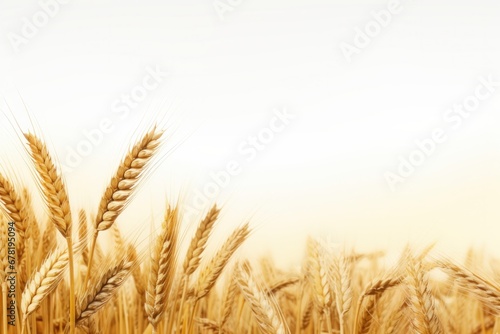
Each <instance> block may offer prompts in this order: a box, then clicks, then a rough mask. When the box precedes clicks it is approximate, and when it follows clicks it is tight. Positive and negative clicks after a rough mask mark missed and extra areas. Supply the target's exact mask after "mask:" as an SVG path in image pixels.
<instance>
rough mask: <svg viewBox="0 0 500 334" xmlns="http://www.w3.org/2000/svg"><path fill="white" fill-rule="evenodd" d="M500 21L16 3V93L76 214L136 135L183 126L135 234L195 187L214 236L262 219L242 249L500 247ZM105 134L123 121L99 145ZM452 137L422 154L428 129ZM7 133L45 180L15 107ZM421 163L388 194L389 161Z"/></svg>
mask: <svg viewBox="0 0 500 334" xmlns="http://www.w3.org/2000/svg"><path fill="white" fill-rule="evenodd" d="M54 1H55V0H54ZM66 2H67V3H66ZM48 3H50V4H51V5H46V4H48ZM221 3H223V4H226V6H231V9H228V7H224V6H223V5H221ZM229 3H231V4H232V5H228V4H229ZM221 6H222V7H221ZM223 8H225V10H224V9H223ZM43 13H49V14H51V15H48V14H47V15H46V17H48V19H47V22H44V21H43V20H44V14H43ZM499 18H500V5H499V4H497V3H496V2H493V1H487V0H480V1H475V2H473V3H472V2H470V1H440V2H439V4H436V2H432V1H418V2H417V1H352V0H349V1H347V0H346V1H334V0H332V1H311V0H309V1H305V0H295V1H263V0H260V1H259V0H252V1H250V0H247V1H240V2H238V1H232V2H231V1H227V0H225V1H223V0H221V1H211V0H210V1H189V2H186V1H170V2H168V3H166V4H165V3H164V1H143V2H141V3H140V4H139V3H137V2H135V1H123V0H122V1H86V2H85V3H82V2H80V1H65V3H63V1H60V2H58V5H54V2H50V1H48V0H45V1H40V2H32V1H4V2H2V4H0V22H1V24H0V91H1V92H2V97H3V98H4V99H5V100H6V102H7V104H8V106H9V107H10V109H11V110H12V113H13V114H14V117H15V118H16V119H17V120H19V123H20V124H21V127H22V128H23V129H27V128H29V122H28V120H27V113H26V111H25V109H24V107H23V105H22V102H21V98H22V99H23V100H24V102H25V103H26V105H27V107H28V109H29V113H30V114H31V115H32V116H33V117H34V118H36V120H37V123H38V125H39V128H40V129H41V130H42V131H43V134H44V136H45V137H46V138H47V139H48V140H50V143H51V147H52V148H53V149H54V152H56V153H57V155H58V157H59V160H60V161H61V163H62V164H63V165H65V166H66V167H65V172H66V179H67V180H68V184H69V188H70V189H69V190H70V193H71V195H72V201H73V202H74V208H75V212H76V208H79V207H81V206H83V207H86V208H89V209H90V210H95V209H94V208H95V207H96V205H97V201H98V199H99V196H100V195H101V191H102V190H103V188H104V187H105V185H106V183H107V180H108V178H109V176H110V175H111V173H112V172H113V170H114V168H115V166H116V165H117V163H118V161H119V159H120V157H121V154H122V153H123V152H124V151H125V150H126V148H127V145H128V143H129V142H130V140H131V138H132V136H133V135H134V134H135V131H137V129H138V128H139V129H140V130H144V129H146V128H147V124H148V122H152V121H154V120H159V121H161V122H162V124H167V125H168V126H170V128H171V129H172V130H171V131H169V132H168V134H167V141H166V145H165V149H166V150H170V152H171V153H170V154H169V155H168V156H167V157H165V158H164V159H162V161H161V164H159V165H157V166H156V168H155V169H154V173H152V174H151V176H150V177H149V178H148V180H147V182H146V183H144V185H143V186H142V187H141V188H140V192H139V193H138V195H137V197H136V198H135V202H134V203H133V204H132V205H131V206H130V208H129V209H128V210H127V211H126V212H125V213H124V215H123V217H122V218H121V219H120V221H119V224H120V226H121V227H122V228H123V229H125V230H126V231H127V233H128V235H129V236H130V237H131V238H132V235H133V234H134V233H137V232H138V231H142V233H143V235H146V234H145V233H147V232H148V231H149V227H148V224H149V219H150V217H151V214H154V215H156V216H160V215H161V211H162V210H163V208H164V202H165V199H166V198H167V197H168V198H172V199H174V198H176V197H178V195H179V194H182V197H183V198H184V204H185V206H186V209H187V210H190V208H194V210H192V211H193V212H195V214H194V215H193V216H191V218H192V219H191V221H193V218H194V217H196V216H197V215H198V216H199V215H201V213H199V212H198V211H197V208H196V207H197V205H196V200H197V199H196V198H194V197H196V196H197V195H196V194H198V193H207V192H210V191H212V192H213V194H214V195H213V196H207V197H209V200H208V201H207V204H206V209H208V205H210V203H213V202H214V201H217V202H218V203H222V204H224V211H223V212H224V214H223V218H222V220H221V222H220V226H219V230H218V231H217V233H216V238H221V237H224V236H226V235H228V234H229V233H230V231H231V229H233V228H234V227H235V226H237V225H240V224H242V223H243V222H245V221H246V220H248V219H250V220H251V222H252V225H253V226H254V227H255V232H254V234H253V235H252V238H251V240H250V241H249V242H248V244H247V246H246V249H245V252H246V253H249V254H250V253H251V254H266V253H267V251H271V252H272V254H274V255H275V257H276V258H277V259H279V260H280V261H285V262H287V260H288V261H290V260H289V259H293V260H300V254H301V253H302V251H303V249H302V246H303V241H304V240H305V236H306V235H307V234H311V235H314V236H321V237H325V238H326V237H330V238H331V239H332V240H338V241H346V243H347V244H348V245H350V246H353V245H354V246H356V247H358V248H360V249H378V248H387V247H389V248H391V247H400V246H402V245H403V244H404V243H406V242H407V241H413V242H414V243H416V244H426V243H430V242H432V241H436V240H437V241H439V245H440V246H441V248H442V251H443V252H449V253H450V254H451V253H454V252H457V251H460V250H462V249H464V248H465V247H467V246H468V245H469V244H475V245H476V246H478V247H483V245H484V247H486V248H488V249H490V250H494V249H495V245H496V244H497V242H496V235H497V234H498V233H497V232H499V231H500V229H499V227H498V226H499V221H500V212H499V206H498V205H497V203H498V200H499V198H500V154H499V153H500V151H499V147H500V146H499V144H500V137H499V135H498V124H500V123H499V122H500V113H498V110H499V109H500V100H499V95H500V84H499V83H497V82H500V37H499V35H498V31H499V25H500V23H499V22H500V21H499ZM37 20H38V21H37ZM35 23H36V24H37V25H38V26H37V25H35ZM30 25H33V26H31V27H30ZM33 27H34V30H33V29H31V30H30V28H33ZM370 29H371V30H370ZM360 31H361V32H360ZM367 31H368V32H367ZM485 81H489V82H490V83H489V84H485V83H484V82H485ZM478 86H479V87H480V88H478ZM478 94H479V95H478ZM127 96H132V97H130V100H127V99H128V97H127ZM476 102H477V103H476ZM5 104H6V103H2V110H3V113H4V114H7V115H10V111H7V108H6V106H5ZM464 104H465V107H461V108H462V109H460V110H461V111H460V110H459V109H456V108H457V107H455V105H459V106H460V105H464ZM458 108H460V107H458ZM466 109H467V110H468V109H470V110H471V111H470V112H469V111H467V110H466ZM464 110H465V111H464ZM287 115H288V116H287ZM95 129H99V131H103V130H105V131H107V133H104V134H103V137H102V140H101V139H100V138H99V136H97V137H95V140H97V141H96V143H97V144H91V146H90V147H89V146H85V145H86V144H85V143H84V141H88V139H87V138H86V137H85V134H84V132H87V133H88V132H89V131H90V132H92V131H93V130H95ZM174 129H175V131H174ZM439 130H441V134H440V135H439V136H437V137H436V138H439V139H440V141H441V142H440V143H437V144H435V148H433V147H430V150H431V151H432V152H431V153H430V154H428V156H426V157H425V161H423V162H422V164H420V161H419V160H418V158H419V157H421V156H420V155H419V153H414V152H415V151H417V150H419V146H418V145H417V143H416V141H419V142H422V141H425V140H427V139H429V138H433V133H434V132H435V131H438V132H439ZM94 134H95V132H94ZM259 136H260V137H259ZM254 137H257V138H258V139H253V138H254ZM0 140H1V141H2V143H8V144H4V145H1V148H0V162H1V166H0V168H1V170H2V171H5V170H6V169H7V171H8V172H11V171H12V170H13V169H15V171H16V172H17V173H21V174H18V178H19V179H21V178H22V179H23V180H29V176H27V174H26V173H25V172H23V169H24V167H23V166H25V164H24V162H22V159H21V156H22V154H21V153H22V152H20V149H19V148H16V146H15V144H16V143H17V139H16V138H14V137H13V128H12V125H11V124H10V123H9V122H7V121H6V116H0ZM431 146H432V145H431ZM174 148H175V149H174ZM79 149H80V152H86V151H85V150H86V149H89V154H88V156H86V157H83V156H82V159H81V161H77V160H78V159H76V158H75V157H74V156H71V153H70V152H72V150H75V152H77V153H78V150H79ZM73 154H74V153H73ZM412 154H413V156H412ZM80 155H81V154H80ZM411 156H412V158H411V159H414V161H415V162H418V164H420V165H419V166H416V167H414V171H413V172H412V173H411V175H409V176H408V177H404V183H398V184H397V185H396V188H395V191H392V190H391V187H390V186H389V184H388V182H387V180H386V173H387V172H392V173H398V168H400V167H399V164H400V157H402V159H405V160H409V159H410V157H411ZM75 161H76V162H75ZM70 165H71V166H70ZM67 167H70V168H71V169H72V171H69V170H68V168H67ZM401 168H403V167H401ZM223 170H224V171H226V172H228V171H231V172H232V173H233V174H234V175H230V178H229V180H228V182H225V181H226V178H224V177H222V176H220V175H221V174H220V171H223ZM214 173H215V174H217V173H218V175H219V176H220V177H221V178H222V179H220V180H219V182H221V183H222V184H223V186H222V187H221V186H217V187H215V188H214V187H213V185H209V184H210V182H212V181H213V174H214ZM224 175H226V174H224ZM228 175H229V174H228ZM225 183H227V185H226V184H225ZM211 187H212V188H211ZM214 189H215V190H214ZM198 197H200V196H199V195H198ZM198 199H199V198H198ZM200 207H203V206H200ZM145 226H146V228H145ZM185 226H186V227H187V226H188V223H187V222H186V224H185ZM215 241H216V242H217V240H215Z"/></svg>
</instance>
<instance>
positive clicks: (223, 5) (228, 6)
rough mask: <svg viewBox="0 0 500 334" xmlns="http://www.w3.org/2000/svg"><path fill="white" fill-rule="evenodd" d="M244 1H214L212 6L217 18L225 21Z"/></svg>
mask: <svg viewBox="0 0 500 334" xmlns="http://www.w3.org/2000/svg"><path fill="white" fill-rule="evenodd" d="M242 2H243V0H214V2H212V6H213V7H214V10H215V12H216V13H217V16H218V17H219V18H220V19H221V21H224V20H225V19H226V15H227V13H231V12H233V11H234V10H235V9H236V8H237V7H238V6H240V5H241V3H242Z"/></svg>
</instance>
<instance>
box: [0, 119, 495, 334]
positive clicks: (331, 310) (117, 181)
mask: <svg viewBox="0 0 500 334" xmlns="http://www.w3.org/2000/svg"><path fill="white" fill-rule="evenodd" d="M23 135H24V136H23V137H22V139H23V140H24V141H25V144H26V149H27V152H28V153H29V155H30V157H31V163H32V165H33V170H34V171H36V173H35V175H36V177H35V178H34V179H33V181H32V182H33V184H19V183H18V182H16V180H17V178H16V177H15V175H4V174H0V206H1V209H2V210H1V217H0V222H1V224H0V240H1V242H0V243H1V245H2V247H1V248H0V279H1V282H2V308H1V310H0V324H1V327H0V328H1V333H8V334H12V333H16V334H19V333H71V334H73V333H186V334H187V333H234V334H239V333H242V334H250V333H265V334H282V333H290V334H301V333H303V334H323V333H329V334H332V333H341V334H347V333H356V334H357V333H359V334H361V333H364V334H367V333H377V334H389V333H415V334H417V333H418V334H437V333H457V334H466V333H467V334H473V333H476V334H485V333H498V332H499V331H500V325H499V324H498V323H497V321H496V316H497V315H498V314H500V284H498V283H497V282H496V280H495V278H496V277H499V275H500V272H499V271H498V269H497V268H498V266H496V264H497V262H496V260H495V259H494V258H489V257H486V256H484V255H482V254H479V253H476V252H473V251H470V252H469V253H468V256H467V258H466V260H465V261H464V262H461V263H458V262H457V261H453V260H450V259H447V258H444V257H437V256H431V255H430V254H431V253H430V252H431V251H432V246H429V247H425V248H424V249H418V250H415V249H412V248H410V247H407V248H406V249H405V250H404V251H402V252H401V254H400V256H399V259H398V260H397V261H394V264H391V265H387V264H386V261H384V253H383V252H376V253H357V252H355V251H354V250H350V251H348V250H346V249H343V248H342V247H331V245H328V244H325V243H324V242H322V241H321V240H316V239H312V238H310V239H308V241H307V244H306V247H305V249H304V257H303V259H301V260H300V259H299V261H302V262H301V263H302V265H301V266H300V268H296V269H285V268H280V267H279V266H278V265H276V264H274V263H273V262H272V261H271V260H269V259H268V258H266V259H261V260H255V259H244V258H241V257H239V256H238V254H237V251H238V248H240V246H241V245H242V244H243V243H244V242H245V240H247V239H248V238H249V236H250V234H251V231H252V228H251V224H243V225H241V226H239V227H238V228H236V229H235V230H234V231H233V232H232V233H228V235H227V239H226V240H225V242H223V243H222V245H221V246H220V248H219V249H218V250H217V251H215V252H208V251H206V248H207V245H209V243H210V241H211V238H210V236H211V234H212V232H213V230H214V229H215V228H216V225H217V221H218V218H219V213H220V211H221V208H220V207H217V206H214V207H212V208H206V213H205V216H204V218H203V219H202V220H201V221H200V222H199V223H198V226H197V228H196V232H195V233H194V235H192V236H190V240H187V241H188V242H189V244H188V245H187V251H186V252H181V251H180V249H181V242H182V238H181V233H180V230H181V225H182V218H181V217H182V212H180V211H181V209H180V205H178V204H176V203H170V205H167V206H166V208H165V213H164V218H163V221H161V222H156V223H157V225H159V226H160V227H159V228H158V229H157V231H156V232H155V233H154V235H153V236H152V240H154V241H153V242H152V243H151V245H150V246H149V247H148V248H147V249H146V250H141V251H139V249H138V247H137V245H135V244H134V243H133V242H131V241H128V240H126V238H124V237H123V236H122V233H121V231H120V230H119V229H118V227H117V225H116V224H115V221H116V220H117V218H118V217H119V216H120V214H121V213H122V212H123V211H124V209H125V208H126V207H127V205H128V204H129V203H130V201H131V200H132V199H133V196H134V192H136V191H137V190H136V189H138V185H139V184H140V182H141V179H143V178H144V175H145V173H147V171H148V169H149V168H151V161H152V159H153V157H154V156H155V154H157V152H158V151H159V148H160V146H161V144H162V138H163V137H162V136H163V132H162V131H160V130H158V129H157V128H156V127H153V128H152V129H151V130H150V131H148V132H146V133H145V134H144V135H143V136H142V137H141V138H140V139H139V140H138V141H137V142H136V143H133V144H132V146H131V147H130V149H129V151H128V153H127V154H126V155H125V157H124V158H123V160H122V161H120V162H118V163H117V165H118V167H117V169H116V171H115V172H114V174H113V176H112V178H111V179H110V180H109V184H108V185H107V186H106V188H105V191H104V193H103V194H102V197H101V199H100V202H99V206H98V207H97V208H72V207H70V196H71V194H69V193H68V192H67V188H66V184H65V182H64V177H63V175H62V174H61V172H60V169H59V168H58V164H57V161H55V159H54V158H53V156H51V154H50V152H49V150H48V148H47V146H46V144H45V143H44V141H43V140H41V139H40V137H38V136H37V135H35V134H32V133H24V134H23ZM28 189H36V190H38V193H36V194H33V193H31V192H30V191H29V190H28ZM34 195H36V196H40V197H41V198H42V199H43V203H44V205H45V206H46V210H45V212H42V213H38V212H35V210H34V208H33V205H32V196H34ZM144 214H146V213H144ZM40 217H47V218H46V219H44V220H43V221H41V220H40ZM102 234H109V235H110V236H111V238H112V240H113V243H112V245H110V246H109V247H107V248H106V247H103V237H102ZM13 272H15V274H13Z"/></svg>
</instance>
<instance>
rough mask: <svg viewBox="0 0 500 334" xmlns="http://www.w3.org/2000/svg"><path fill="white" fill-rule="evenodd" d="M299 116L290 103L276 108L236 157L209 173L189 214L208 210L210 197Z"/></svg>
mask: <svg viewBox="0 0 500 334" xmlns="http://www.w3.org/2000/svg"><path fill="white" fill-rule="evenodd" d="M295 117H296V115H295V114H293V113H291V112H290V111H289V110H288V109H287V108H286V107H283V108H279V109H274V110H273V116H272V117H271V118H270V119H269V121H268V123H267V126H266V127H264V128H262V129H260V130H259V131H258V132H256V133H254V134H253V135H250V136H248V137H247V138H245V139H244V140H243V141H242V142H240V143H239V144H238V147H237V154H236V157H235V158H234V159H231V160H229V161H228V162H227V163H226V164H225V166H224V168H222V169H220V170H217V171H211V172H209V173H208V176H209V178H210V181H209V182H207V183H205V184H204V185H203V187H201V188H197V189H195V191H194V198H193V200H192V201H191V203H190V204H189V205H188V206H187V208H186V215H188V216H191V215H196V214H198V213H199V212H201V211H202V210H204V209H205V208H206V207H207V205H208V204H209V203H210V201H212V200H214V199H215V198H216V197H217V196H218V195H219V193H220V192H221V191H222V190H223V189H225V188H227V187H228V186H229V184H230V183H231V181H232V180H233V179H234V178H235V177H237V176H238V175H240V174H241V173H242V172H243V170H244V166H245V164H249V163H251V162H252V161H254V160H255V159H256V158H257V157H258V155H259V153H260V152H262V151H264V150H265V149H266V148H267V147H268V146H269V145H270V144H271V142H272V141H273V140H274V139H275V138H276V136H277V135H279V134H280V133H281V132H283V131H284V130H285V129H286V128H287V126H288V125H289V124H290V123H291V122H292V121H293V120H294V119H295Z"/></svg>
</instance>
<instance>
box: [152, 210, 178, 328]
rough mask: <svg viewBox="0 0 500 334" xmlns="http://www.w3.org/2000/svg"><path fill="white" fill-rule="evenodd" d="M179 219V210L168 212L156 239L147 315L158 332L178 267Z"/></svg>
mask: <svg viewBox="0 0 500 334" xmlns="http://www.w3.org/2000/svg"><path fill="white" fill-rule="evenodd" d="M178 228H179V219H178V213H177V208H175V209H173V210H170V209H169V210H167V213H166V214H165V219H164V221H163V224H162V231H161V233H160V235H159V236H158V238H157V239H156V244H155V246H154V249H153V256H152V258H151V266H150V272H149V278H148V287H147V290H146V306H145V309H146V314H147V315H148V320H149V322H150V323H151V325H152V326H153V330H154V331H156V328H157V326H158V323H159V322H160V320H161V317H162V315H163V313H164V312H165V310H166V306H167V299H168V296H169V293H170V290H171V287H172V283H173V276H174V273H175V267H176V257H175V255H176V247H177V238H178Z"/></svg>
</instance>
